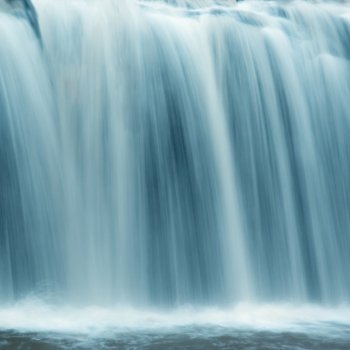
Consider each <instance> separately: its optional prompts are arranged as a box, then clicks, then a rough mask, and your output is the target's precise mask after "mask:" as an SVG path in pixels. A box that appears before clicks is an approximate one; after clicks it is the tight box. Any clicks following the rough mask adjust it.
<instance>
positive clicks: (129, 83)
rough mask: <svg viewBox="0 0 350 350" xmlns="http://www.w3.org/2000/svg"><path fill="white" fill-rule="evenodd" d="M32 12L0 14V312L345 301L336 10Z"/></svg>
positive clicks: (104, 8) (88, 5) (344, 182)
mask: <svg viewBox="0 0 350 350" xmlns="http://www.w3.org/2000/svg"><path fill="white" fill-rule="evenodd" d="M0 4H1V2H0ZM34 5H35V8H36V11H37V13H38V18H39V25H40V32H39V30H38V28H37V27H35V26H34V27H35V28H34V30H33V28H32V27H31V25H30V24H32V25H33V23H34V24H35V23H36V22H35V21H33V20H32V21H27V20H26V18H25V16H23V15H21V13H20V12H18V11H14V10H11V11H10V10H9V8H10V6H9V5H8V4H7V5H6V6H5V5H4V6H3V11H2V12H0V38H1V40H0V117H1V121H0V122H1V129H0V135H1V137H0V167H1V172H0V193H1V200H0V212H1V216H0V217H1V221H0V304H2V305H5V304H13V303H14V302H17V301H18V300H21V299H22V298H24V297H27V296H28V295H32V296H40V298H43V299H45V300H47V301H49V303H52V304H57V305H63V304H69V305H76V306H78V307H82V306H88V305H99V306H102V307H105V306H108V307H111V306H112V305H116V304H123V305H129V306H132V307H134V308H136V309H137V308H144V307H153V308H154V307H155V308H159V307H164V306H166V307H170V308H174V307H177V306H181V305H196V306H198V307H200V306H203V307H204V306H217V307H220V306H225V305H230V304H233V303H240V302H242V301H245V302H252V303H256V304H259V303H262V302H269V303H276V302H297V303H300V304H301V303H315V302H316V303H317V304H319V305H335V304H340V303H347V302H349V301H350V300H349V299H350V274H349V273H348V269H349V267H350V254H349V251H350V234H349V233H350V137H349V135H350V110H349V107H348V103H349V101H350V83H349V82H350V61H349V60H350V44H349V39H350V6H349V5H347V4H339V3H338V4H335V3H318V4H310V3H307V2H299V1H298V2H291V3H278V2H266V3H264V2H243V3H239V4H237V5H234V4H233V3H232V2H229V1H226V2H225V1H221V2H214V1H206V2H202V3H201V2H198V1H193V2H191V1H187V2H186V1H182V2H181V1H177V2H171V1H168V2H165V1H141V2H130V1H128V2H127V1H124V2H121V1H117V0H116V1H112V0H109V1H107V0H105V1H97V0H92V1H87V0H76V1H69V0H62V1H55V0H50V1H48V0H36V1H34ZM0 9H1V5H0ZM31 18H32V19H33V18H34V19H35V18H36V17H35V16H34V17H33V16H32V17H31ZM0 324H1V321H0Z"/></svg>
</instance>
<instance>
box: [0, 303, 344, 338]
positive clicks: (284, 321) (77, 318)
mask: <svg viewBox="0 0 350 350" xmlns="http://www.w3.org/2000/svg"><path fill="white" fill-rule="evenodd" d="M179 327H220V328H222V329H223V330H225V329H226V330H227V329H237V330H254V331H256V330H262V331H277V332H280V331H290V332H303V333H304V332H305V333H322V334H323V333H324V332H327V333H329V334H330V335H332V334H333V335H335V333H334V330H337V329H338V330H339V329H345V328H346V327H350V307H349V306H343V307H336V308H325V307H319V306H314V305H303V306H296V305H291V304H284V305H282V304H280V305H267V304H266V305H258V304H239V305H236V306H234V307H231V308H229V309H219V308H206V309H204V308H203V309H196V308H193V307H182V308H179V309H177V310H174V311H171V312H169V311H156V310H137V309H133V308H126V307H120V306H119V307H118V306H116V307H113V308H101V307H92V306H91V307H86V308H73V307H59V306H53V305H47V304H45V303H43V302H40V301H38V300H26V301H23V302H21V303H18V304H16V305H14V306H8V307H2V308H1V309H0V329H1V330H16V331H20V332H55V333H66V334H89V335H90V336H100V335H102V334H103V335H106V334H108V333H113V334H115V333H116V332H128V331H153V330H157V332H161V331H169V330H170V331H174V330H176V329H178V328H179Z"/></svg>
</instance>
